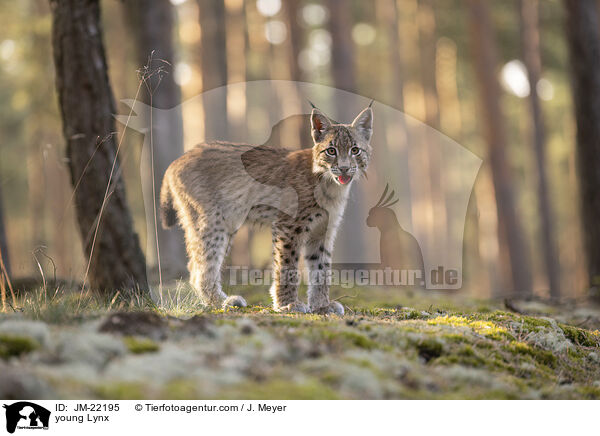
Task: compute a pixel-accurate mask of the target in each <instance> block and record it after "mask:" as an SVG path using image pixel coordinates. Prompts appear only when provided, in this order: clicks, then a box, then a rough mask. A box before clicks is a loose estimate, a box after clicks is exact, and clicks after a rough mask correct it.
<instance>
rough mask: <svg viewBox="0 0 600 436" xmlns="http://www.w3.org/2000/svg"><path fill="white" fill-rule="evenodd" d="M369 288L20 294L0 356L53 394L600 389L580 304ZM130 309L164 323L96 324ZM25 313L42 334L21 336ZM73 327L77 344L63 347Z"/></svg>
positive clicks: (495, 393) (596, 352)
mask: <svg viewBox="0 0 600 436" xmlns="http://www.w3.org/2000/svg"><path fill="white" fill-rule="evenodd" d="M370 292H371V291H368V290H363V291H362V292H359V293H358V295H357V296H355V297H354V298H348V299H344V300H342V301H344V303H345V304H347V314H346V316H344V317H341V318H340V317H335V316H329V317H327V316H318V315H311V314H308V315H299V314H279V313H274V312H273V311H272V310H271V309H269V308H268V297H267V295H266V293H265V292H264V290H261V292H257V290H256V289H254V288H253V289H243V290H241V291H239V293H240V294H242V295H244V296H248V300H249V301H250V302H251V303H253V304H254V305H253V306H251V307H248V308H243V309H235V310H233V309H232V310H226V311H224V310H208V309H206V308H204V307H202V306H201V305H199V304H198V303H197V302H196V301H195V300H194V299H193V297H190V296H184V294H183V293H182V294H177V293H175V294H171V295H170V296H168V298H165V300H163V305H162V306H161V305H157V304H154V303H153V302H152V301H150V300H147V299H144V298H141V297H131V296H130V297H128V298H125V297H123V296H121V295H118V296H116V297H114V296H113V297H99V296H97V295H94V294H86V295H83V296H76V295H71V294H68V295H67V294H64V295H62V294H60V293H57V294H55V295H54V297H53V298H51V299H48V298H46V299H43V298H42V297H41V296H39V295H38V296H36V295H30V296H29V297H28V299H29V300H28V301H21V302H20V305H21V307H22V308H23V312H22V313H21V314H19V315H15V314H5V315H2V317H0V357H1V358H2V360H3V361H4V362H5V364H7V365H12V366H14V367H19V368H22V370H23V371H26V372H27V373H28V374H29V375H30V376H32V377H36V378H38V379H39V380H40V381H41V382H43V383H44V384H45V386H46V387H47V390H45V391H44V393H40V394H39V395H40V396H58V397H62V398H90V397H96V398H107V399H108V398H131V399H134V398H136V399H137V398H171V399H190V398H256V399H311V398H315V399H317V398H318V399H333V398H340V399H342V398H343V399H348V398H349V399H354V398H355V399H360V398H374V399H375V398H381V399H387V398H415V399H417V398H424V399H432V398H465V399H482V398H486V399H488V398H489V399H492V398H494V399H497V398H499V399H512V398H590V399H592V398H593V399H600V333H599V332H598V330H597V328H598V325H594V322H595V321H593V319H594V318H593V317H592V318H590V315H589V313H590V311H591V310H592V309H590V308H586V314H587V315H586V316H587V318H586V320H587V321H586V322H587V323H588V325H586V328H582V327H580V326H577V325H574V324H581V323H575V321H573V320H574V319H575V318H573V317H576V316H577V310H576V308H569V310H568V311H566V310H563V311H562V312H561V310H560V308H559V309H557V308H556V307H549V308H548V310H547V312H546V313H544V312H543V311H541V310H540V308H539V307H538V308H537V312H538V313H537V314H536V315H521V314H515V313H512V312H507V311H504V310H502V307H501V305H500V304H499V303H494V302H482V301H473V300H461V299H458V298H453V297H451V296H449V295H447V294H446V295H445V294H441V293H435V294H433V293H427V292H422V293H420V294H418V293H402V294H400V293H398V291H392V290H390V291H378V294H376V293H374V292H372V293H370ZM340 293H341V292H338V294H337V295H340ZM140 310H145V311H153V312H155V313H158V314H159V315H161V317H162V321H161V322H162V324H161V327H160V329H161V330H160V336H159V335H158V334H157V335H155V336H152V333H151V332H152V326H148V325H146V326H144V330H143V332H144V333H143V334H144V335H146V336H149V337H142V336H140V335H134V336H126V337H118V336H115V334H114V333H111V334H101V333H99V325H100V324H101V323H102V321H103V320H104V319H105V318H106V315H107V313H110V312H114V311H121V312H125V313H126V312H127V311H140ZM597 312H598V317H600V309H598V310H597ZM550 314H551V315H552V316H551V317H550V316H548V315H550ZM590 319H592V321H590ZM7 320H8V321H10V322H11V323H12V324H13V325H14V323H15V322H22V323H23V325H24V328H23V335H22V336H18V337H17V336H14V335H11V334H9V333H2V332H3V330H2V326H3V322H5V321H7ZM30 320H38V321H39V320H41V321H43V322H44V323H45V325H46V326H47V328H48V330H49V332H50V334H49V337H50V338H52V339H51V340H48V341H47V343H45V344H43V345H40V344H39V343H37V342H36V341H35V339H33V338H30V337H29V336H28V335H27V328H26V325H27V323H28V322H31V321H30ZM165 322H166V326H167V327H166V333H165V332H164V331H163V330H164V329H165ZM590 324H591V325H590ZM157 329H158V327H157ZM157 331H158V330H157ZM149 332H150V333H149ZM79 334H81V335H84V334H85V335H88V336H86V339H85V340H82V345H80V346H71V347H66V346H65V344H66V343H72V342H73V338H74V337H77V335H79ZM90 338H91V339H90ZM90 344H91V345H90ZM0 394H2V392H0ZM34 396H35V394H34Z"/></svg>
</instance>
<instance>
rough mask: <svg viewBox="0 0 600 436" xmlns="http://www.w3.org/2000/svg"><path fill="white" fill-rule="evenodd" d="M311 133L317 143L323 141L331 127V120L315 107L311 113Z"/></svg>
mask: <svg viewBox="0 0 600 436" xmlns="http://www.w3.org/2000/svg"><path fill="white" fill-rule="evenodd" d="M310 127H311V134H312V137H313V140H314V141H315V143H317V142H321V141H322V140H323V137H324V135H325V132H326V131H327V129H329V128H330V127H331V121H329V118H327V117H326V116H325V115H323V114H322V113H321V111H319V109H317V108H313V110H312V113H311V114H310Z"/></svg>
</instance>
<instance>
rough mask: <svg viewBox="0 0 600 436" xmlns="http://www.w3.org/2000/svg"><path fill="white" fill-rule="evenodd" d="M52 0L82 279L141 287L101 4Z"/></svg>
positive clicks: (95, 284)
mask: <svg viewBox="0 0 600 436" xmlns="http://www.w3.org/2000/svg"><path fill="white" fill-rule="evenodd" d="M50 5H51V9H52V17H53V22H52V45H53V54H54V65H55V69H56V88H57V92H58V99H59V105H60V111H61V116H62V120H63V134H64V137H65V140H66V142H67V158H68V161H69V170H70V173H71V182H72V184H73V186H74V187H76V188H77V189H76V191H75V196H74V201H75V210H76V212H77V221H78V225H79V231H80V233H81V239H82V241H83V249H84V253H85V255H86V257H87V258H88V259H89V265H90V267H89V271H88V273H87V274H88V275H87V277H86V279H87V280H88V281H89V283H90V285H91V287H92V288H93V289H98V290H104V291H111V290H116V289H119V288H122V287H140V288H141V289H147V286H148V285H147V281H146V268H145V261H144V255H143V253H142V250H141V249H140V243H139V240H138V236H137V234H136V233H135V232H134V229H133V223H132V219H131V215H130V213H129V209H128V206H127V200H126V196H125V186H124V183H123V179H122V178H121V169H120V166H119V162H118V155H117V153H118V149H117V143H116V138H115V132H116V128H115V122H114V118H113V114H114V113H115V104H114V100H113V95H112V90H111V87H110V84H109V80H108V72H107V66H106V58H105V55H104V47H103V44H102V28H101V26H100V7H99V2H98V0H51V1H50ZM113 165H114V167H113ZM112 169H114V173H113V177H112V181H111V182H110V183H111V185H110V189H109V190H108V197H107V199H106V203H105V206H104V209H103V210H102V204H103V201H104V199H105V192H106V189H107V186H108V183H109V178H110V174H111V171H112ZM97 223H99V226H98V232H97V235H95V229H96V226H97ZM94 241H95V242H94ZM92 247H93V251H92ZM84 282H85V280H84Z"/></svg>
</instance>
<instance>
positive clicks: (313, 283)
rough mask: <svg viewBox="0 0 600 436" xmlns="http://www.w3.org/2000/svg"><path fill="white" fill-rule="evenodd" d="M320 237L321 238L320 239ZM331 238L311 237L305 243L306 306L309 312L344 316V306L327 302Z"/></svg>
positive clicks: (331, 247) (334, 302)
mask: <svg viewBox="0 0 600 436" xmlns="http://www.w3.org/2000/svg"><path fill="white" fill-rule="evenodd" d="M320 236H321V237H320ZM332 250H333V238H332V237H331V236H329V235H320V234H319V233H317V234H315V235H312V237H311V238H310V239H309V240H308V241H307V242H306V246H305V250H304V259H305V260H306V264H307V266H308V271H309V274H308V280H309V282H308V305H309V307H310V310H311V312H313V313H320V314H329V313H333V314H336V315H340V316H342V315H344V306H342V305H341V304H340V303H338V302H337V301H330V300H329V283H328V277H329V274H330V271H331V251H332Z"/></svg>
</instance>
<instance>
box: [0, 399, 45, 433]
mask: <svg viewBox="0 0 600 436" xmlns="http://www.w3.org/2000/svg"><path fill="white" fill-rule="evenodd" d="M3 407H4V408H5V409H6V431H8V432H9V433H14V432H15V430H16V429H17V428H18V429H28V430H42V429H43V430H47V429H48V424H49V423H50V411H49V410H48V409H45V408H43V407H42V406H38V405H37V404H35V403H30V402H28V401H19V402H18V403H14V404H11V405H10V406H9V405H6V404H5V405H4V406H3Z"/></svg>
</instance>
